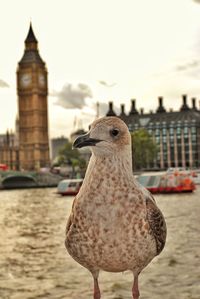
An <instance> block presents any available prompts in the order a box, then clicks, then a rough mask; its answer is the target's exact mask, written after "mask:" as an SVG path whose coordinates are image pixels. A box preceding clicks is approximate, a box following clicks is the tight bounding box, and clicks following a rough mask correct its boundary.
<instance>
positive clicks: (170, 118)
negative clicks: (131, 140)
mask: <svg viewBox="0 0 200 299" xmlns="http://www.w3.org/2000/svg"><path fill="white" fill-rule="evenodd" d="M158 99H159V106H158V108H157V110H156V112H155V113H153V112H149V113H144V111H143V109H141V113H138V111H137V110H136V109H135V101H133V100H132V106H131V110H130V112H129V113H127V114H125V112H124V105H122V106H121V109H122V111H121V114H120V115H119V117H120V118H121V119H122V120H123V121H124V122H125V123H126V124H127V125H128V126H132V127H133V128H134V126H135V125H136V126H137V127H151V126H152V127H157V126H158V127H162V126H170V125H172V124H173V123H174V126H177V125H183V124H184V125H185V124H186V123H188V126H192V125H193V124H194V123H196V125H195V126H197V125H198V126H199V127H200V110H198V109H197V107H196V101H195V99H194V98H193V99H192V107H191V108H190V107H189V106H188V104H187V97H186V96H185V95H183V104H182V106H181V107H180V110H179V111H166V109H165V108H164V106H163V98H161V97H159V98H158ZM110 106H111V107H112V112H113V113H114V114H115V112H114V110H113V105H111V104H110V103H109V111H110ZM133 112H134V113H133ZM107 115H108V113H107ZM115 115H116V114H115Z"/></svg>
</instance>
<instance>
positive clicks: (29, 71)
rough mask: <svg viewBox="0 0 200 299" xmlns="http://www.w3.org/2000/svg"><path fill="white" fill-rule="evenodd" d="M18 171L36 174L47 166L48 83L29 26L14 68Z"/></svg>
mask: <svg viewBox="0 0 200 299" xmlns="http://www.w3.org/2000/svg"><path fill="white" fill-rule="evenodd" d="M17 94H18V111H19V123H18V131H19V161H20V168H21V169H25V170H38V169H39V168H41V167H46V166H48V165H49V161H50V160H49V138H48V103H47V95H48V82H47V69H46V65H45V62H44V61H43V60H42V58H41V57H40V54H39V51H38V42H37V39H36V37H35V35H34V32H33V29H32V25H31V24H30V28H29V32H28V35H27V37H26V40H25V50H24V54H23V57H22V59H21V60H20V61H19V63H18V68H17Z"/></svg>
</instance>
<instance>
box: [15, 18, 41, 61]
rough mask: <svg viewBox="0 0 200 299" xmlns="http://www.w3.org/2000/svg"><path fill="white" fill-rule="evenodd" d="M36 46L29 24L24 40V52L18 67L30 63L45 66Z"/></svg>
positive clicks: (36, 42)
mask: <svg viewBox="0 0 200 299" xmlns="http://www.w3.org/2000/svg"><path fill="white" fill-rule="evenodd" d="M37 44H38V41H37V39H36V37H35V34H34V32H33V28H32V24H31V23H30V27H29V31H28V34H27V37H26V39H25V51H24V54H23V56H22V58H21V60H20V61H19V65H25V64H30V63H37V64H41V65H43V66H44V65H45V62H44V61H43V60H42V58H41V57H40V54H39V51H38V47H37Z"/></svg>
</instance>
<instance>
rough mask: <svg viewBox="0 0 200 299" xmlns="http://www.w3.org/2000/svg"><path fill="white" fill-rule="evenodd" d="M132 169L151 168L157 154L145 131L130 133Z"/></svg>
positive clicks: (150, 137)
mask: <svg viewBox="0 0 200 299" xmlns="http://www.w3.org/2000/svg"><path fill="white" fill-rule="evenodd" d="M131 139H132V154H133V169H136V170H138V169H142V168H151V167H152V166H153V163H154V159H155V157H156V154H157V146H156V143H155V142H154V141H153V138H152V136H151V135H150V134H149V133H148V131H147V130H145V129H139V130H137V131H134V132H133V133H131Z"/></svg>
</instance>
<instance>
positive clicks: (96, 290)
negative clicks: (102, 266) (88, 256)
mask: <svg viewBox="0 0 200 299" xmlns="http://www.w3.org/2000/svg"><path fill="white" fill-rule="evenodd" d="M92 275H93V278H94V297H93V298H94V299H100V298H101V292H100V288H99V283H98V275H99V272H98V273H92Z"/></svg>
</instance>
